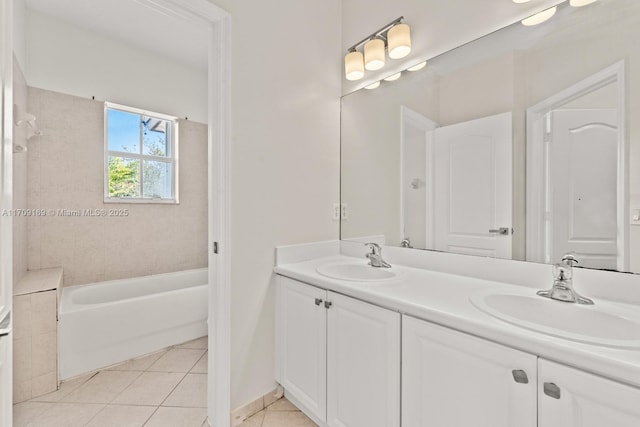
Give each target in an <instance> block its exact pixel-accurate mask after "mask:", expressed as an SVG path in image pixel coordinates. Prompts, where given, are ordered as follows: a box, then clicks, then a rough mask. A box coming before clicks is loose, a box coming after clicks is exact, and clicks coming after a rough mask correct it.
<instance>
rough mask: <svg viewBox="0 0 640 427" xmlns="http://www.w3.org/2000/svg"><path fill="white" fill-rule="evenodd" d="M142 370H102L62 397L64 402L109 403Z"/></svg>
mask: <svg viewBox="0 0 640 427" xmlns="http://www.w3.org/2000/svg"><path fill="white" fill-rule="evenodd" d="M141 373H142V372H136V371H102V372H99V373H98V374H97V375H96V376H94V377H93V378H91V379H90V380H89V381H87V382H86V383H84V384H83V385H82V386H80V387H79V388H78V389H76V390H74V391H72V392H71V393H69V394H68V395H67V396H66V397H64V398H63V399H62V401H63V402H77V403H109V402H111V401H112V400H113V399H114V398H115V397H116V396H117V395H119V394H120V393H122V391H123V390H124V389H126V388H127V387H128V386H129V384H131V383H132V382H133V381H134V380H135V379H136V378H137V377H139V376H140V374H141Z"/></svg>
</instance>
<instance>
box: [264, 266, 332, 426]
mask: <svg viewBox="0 0 640 427" xmlns="http://www.w3.org/2000/svg"><path fill="white" fill-rule="evenodd" d="M325 296H326V291H325V290H323V289H319V288H315V287H313V286H309V285H305V284H303V283H300V282H297V281H295V280H292V279H288V278H286V277H282V276H278V295H277V318H278V320H277V326H276V329H277V333H278V337H277V340H278V345H277V347H278V350H279V354H278V359H279V374H278V380H279V382H280V384H281V385H282V386H283V387H284V388H285V390H286V392H287V396H288V397H289V398H291V400H292V401H293V402H294V403H295V404H296V405H297V406H299V407H300V409H304V410H305V412H307V414H309V415H312V416H315V417H316V418H317V419H318V420H319V421H324V420H325V419H326V418H325V415H326V402H327V393H326V391H327V389H326V374H327V370H326V369H327V363H326V361H327V357H326V351H327V347H326V338H327V334H326V331H327V329H326V328H327V325H326V316H327V310H326V309H325V307H324V300H325Z"/></svg>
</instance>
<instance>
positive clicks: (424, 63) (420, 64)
mask: <svg viewBox="0 0 640 427" xmlns="http://www.w3.org/2000/svg"><path fill="white" fill-rule="evenodd" d="M426 66H427V61H422V62H420V63H418V64H416V65H414V66H413V67H409V68H407V70H408V71H420V70H422V69H423V68H424V67H426Z"/></svg>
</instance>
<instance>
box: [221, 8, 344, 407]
mask: <svg viewBox="0 0 640 427" xmlns="http://www.w3.org/2000/svg"><path fill="white" fill-rule="evenodd" d="M215 3H217V4H218V5H219V6H221V7H222V8H224V9H226V10H227V11H229V12H230V14H231V16H232V29H233V33H232V42H233V46H232V52H233V70H232V76H233V83H232V85H233V86H232V95H231V96H232V116H233V119H232V120H233V125H232V126H233V129H232V139H233V140H232V147H233V148H232V150H233V151H232V158H233V160H232V163H233V164H232V214H231V218H232V219H231V222H232V230H231V241H232V271H231V280H232V290H231V292H232V307H231V313H232V314H231V316H232V331H231V333H232V334H231V339H232V349H231V360H232V373H231V378H232V402H231V403H232V408H237V407H239V406H241V405H244V404H246V403H248V402H250V401H252V400H253V399H256V398H258V397H260V396H262V395H263V394H265V393H267V392H269V391H271V390H272V389H273V388H274V387H275V382H274V299H273V289H274V280H273V279H274V275H273V272H272V269H273V264H274V247H275V246H276V245H285V244H294V243H301V242H309V241H318V240H329V239H337V238H338V222H336V221H333V220H332V219H331V207H332V204H333V203H334V202H337V201H338V200H339V187H338V185H339V184H338V183H339V174H340V169H339V161H340V155H339V138H340V130H339V122H340V101H339V97H340V79H341V77H340V73H341V68H340V63H341V62H340V61H341V58H340V57H341V55H340V0H306V1H299V0H274V1H269V2H263V1H256V0H216V1H215Z"/></svg>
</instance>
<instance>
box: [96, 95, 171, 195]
mask: <svg viewBox="0 0 640 427" xmlns="http://www.w3.org/2000/svg"><path fill="white" fill-rule="evenodd" d="M110 109H111V110H119V111H124V112H127V113H133V114H139V115H142V116H151V117H154V118H158V119H162V120H167V121H170V122H171V134H170V136H169V140H170V153H171V157H170V161H167V159H168V157H160V156H152V155H146V154H139V153H129V152H126V151H113V150H109V139H108V137H109V135H108V126H107V114H108V110H110ZM104 124H105V126H104V138H103V139H104V160H103V163H104V173H103V177H104V199H103V201H104V203H131V204H165V205H177V204H180V198H179V195H178V193H179V188H180V186H179V176H180V175H179V163H180V162H179V161H178V155H179V152H180V150H179V141H178V129H179V124H178V118H177V117H175V116H170V115H168V114H162V113H156V112H154V111H148V110H143V109H140V108H135V107H129V106H127V105H122V104H116V103H113V102H105V103H104ZM140 144H141V145H140V149H141V150H142V140H140ZM110 155H113V156H120V157H124V156H126V157H127V158H131V159H138V160H155V161H160V162H164V163H170V164H171V174H172V177H171V194H173V198H171V199H153V198H148V197H131V198H129V197H109V162H108V161H109V156H110ZM140 179H142V176H141V177H140ZM142 185H144V184H143V183H142V182H141V189H140V191H142Z"/></svg>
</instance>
